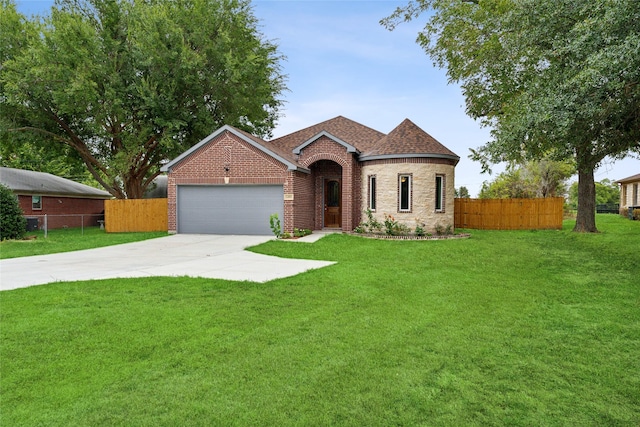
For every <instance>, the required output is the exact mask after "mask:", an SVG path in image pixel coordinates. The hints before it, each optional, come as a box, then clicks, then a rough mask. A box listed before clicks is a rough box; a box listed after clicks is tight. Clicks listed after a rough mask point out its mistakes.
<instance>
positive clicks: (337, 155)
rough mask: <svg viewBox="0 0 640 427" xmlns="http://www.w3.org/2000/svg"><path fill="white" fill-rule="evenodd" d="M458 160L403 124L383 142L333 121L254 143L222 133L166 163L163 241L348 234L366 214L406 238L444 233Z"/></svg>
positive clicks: (232, 131)
mask: <svg viewBox="0 0 640 427" xmlns="http://www.w3.org/2000/svg"><path fill="white" fill-rule="evenodd" d="M459 159H460V158H459V157H458V156H457V155H456V154H454V153H453V152H452V151H450V150H449V149H447V148H446V147H445V146H443V145H442V144H440V143H439V142H438V141H436V140H435V139H434V138H433V137H431V136H430V135H429V134H427V133H426V132H425V131H423V130H422V129H420V128H419V127H418V126H416V125H415V124H414V123H412V122H411V121H410V120H405V121H403V122H402V123H401V124H400V125H399V126H398V127H396V128H395V129H394V130H392V131H391V132H390V133H389V134H388V135H385V134H383V133H381V132H378V131H376V130H374V129H371V128H369V127H367V126H364V125H362V124H360V123H356V122H354V121H352V120H349V119H347V118H344V117H342V116H339V117H336V118H334V119H331V120H328V121H325V122H322V123H319V124H317V125H314V126H311V127H308V128H305V129H302V130H299V131H297V132H294V133H291V134H289V135H286V136H283V137H281V138H277V139H274V140H271V141H264V140H262V139H260V138H257V137H255V136H253V135H250V134H249V133H246V132H244V131H241V130H239V129H236V128H234V127H232V126H223V127H222V128H220V129H218V130H216V131H215V132H214V133H212V134H211V135H209V136H208V137H206V138H205V139H203V140H202V141H200V142H199V143H198V144H196V145H194V146H193V147H192V148H190V149H189V150H187V151H185V152H184V153H183V154H181V155H180V156H178V157H177V158H176V159H174V160H172V161H171V162H169V163H168V164H166V165H165V166H163V168H162V170H163V171H165V172H168V177H169V180H168V205H169V232H173V233H176V232H177V233H211V234H270V233H271V230H270V227H269V217H270V215H271V214H274V213H277V214H278V216H279V218H280V220H281V222H282V229H283V231H287V232H291V231H293V229H294V228H308V229H312V230H319V229H323V228H332V229H341V230H343V231H351V230H353V229H354V228H355V227H356V226H357V225H358V224H359V223H360V221H361V220H362V218H363V212H364V211H365V210H366V209H371V210H372V211H373V212H374V215H375V216H376V217H377V218H378V219H379V220H380V221H382V220H383V219H384V214H389V215H392V216H393V217H394V218H395V220H397V221H399V222H401V223H404V224H406V225H408V226H409V227H411V228H414V227H415V225H416V223H417V221H419V222H421V223H424V224H426V226H425V230H427V231H429V230H431V231H432V230H434V228H435V226H436V225H441V226H443V227H446V226H449V225H450V226H451V227H453V223H454V216H453V206H454V200H453V199H454V170H455V166H456V164H457V163H458V161H459Z"/></svg>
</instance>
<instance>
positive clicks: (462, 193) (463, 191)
mask: <svg viewBox="0 0 640 427" xmlns="http://www.w3.org/2000/svg"><path fill="white" fill-rule="evenodd" d="M455 196H456V197H459V198H461V199H468V198H469V197H471V196H470V195H469V189H468V188H467V187H465V186H462V187H460V189H456V190H455Z"/></svg>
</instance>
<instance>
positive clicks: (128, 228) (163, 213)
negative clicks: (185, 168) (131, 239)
mask: <svg viewBox="0 0 640 427" xmlns="http://www.w3.org/2000/svg"><path fill="white" fill-rule="evenodd" d="M104 228H105V230H106V231H107V233H122V232H137V231H167V230H168V211H167V199H129V200H105V201H104Z"/></svg>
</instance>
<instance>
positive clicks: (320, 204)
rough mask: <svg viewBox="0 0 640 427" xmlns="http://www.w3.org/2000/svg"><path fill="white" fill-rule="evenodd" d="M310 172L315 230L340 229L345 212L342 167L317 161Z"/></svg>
mask: <svg viewBox="0 0 640 427" xmlns="http://www.w3.org/2000/svg"><path fill="white" fill-rule="evenodd" d="M310 170H311V173H312V175H313V179H314V182H315V201H316V203H315V206H316V212H315V218H316V221H315V222H316V224H315V226H316V228H318V229H323V228H338V229H340V228H342V226H343V224H344V219H343V216H344V211H345V209H344V200H345V197H344V191H345V189H344V185H343V179H342V166H341V165H340V164H338V163H336V162H334V161H332V160H319V161H317V162H315V163H313V164H312V165H311V166H310Z"/></svg>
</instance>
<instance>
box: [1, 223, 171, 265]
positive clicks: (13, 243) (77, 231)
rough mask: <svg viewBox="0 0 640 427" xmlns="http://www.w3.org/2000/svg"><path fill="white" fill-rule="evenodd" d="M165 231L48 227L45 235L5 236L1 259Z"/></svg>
mask: <svg viewBox="0 0 640 427" xmlns="http://www.w3.org/2000/svg"><path fill="white" fill-rule="evenodd" d="M166 235H167V232H166V231H163V232H160V231H155V232H145V233H106V232H105V231H104V230H101V229H100V227H86V228H84V229H81V228H61V229H56V230H49V232H48V233H47V237H46V238H45V237H44V232H43V231H36V232H30V233H27V234H26V236H27V239H25V240H4V241H2V242H0V259H7V258H18V257H23V256H32V255H46V254H53V253H57V252H71V251H79V250H81V249H91V248H98V247H102V246H111V245H119V244H121V243H130V242H137V241H139V240H146V239H152V238H154V237H161V236H166ZM34 237H35V238H34Z"/></svg>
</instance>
